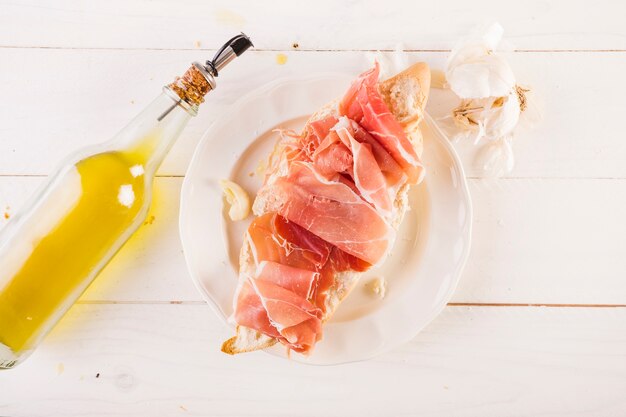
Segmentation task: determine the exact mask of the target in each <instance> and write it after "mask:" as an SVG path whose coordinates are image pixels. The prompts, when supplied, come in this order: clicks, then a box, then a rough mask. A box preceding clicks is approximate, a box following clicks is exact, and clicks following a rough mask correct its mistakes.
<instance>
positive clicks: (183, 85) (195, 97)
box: [168, 62, 215, 106]
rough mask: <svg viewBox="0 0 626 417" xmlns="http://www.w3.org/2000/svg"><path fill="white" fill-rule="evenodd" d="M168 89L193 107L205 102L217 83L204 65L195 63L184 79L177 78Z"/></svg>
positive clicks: (184, 75)
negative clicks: (206, 96) (205, 97)
mask: <svg viewBox="0 0 626 417" xmlns="http://www.w3.org/2000/svg"><path fill="white" fill-rule="evenodd" d="M168 87H169V88H170V89H171V90H172V91H173V92H175V93H176V94H177V95H178V97H180V98H181V100H184V101H185V102H187V103H189V104H190V105H192V106H194V105H195V106H198V105H200V104H202V103H203V102H204V96H205V95H206V94H207V93H208V92H209V91H211V90H212V89H213V88H215V81H214V80H213V76H212V75H211V74H209V73H208V72H207V71H206V70H205V69H204V68H203V67H202V65H200V64H198V63H197V62H194V63H193V64H192V65H191V67H189V69H188V70H187V71H186V72H185V73H184V74H183V76H182V77H176V80H174V82H173V83H171V84H169V85H168Z"/></svg>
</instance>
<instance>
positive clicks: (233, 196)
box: [220, 180, 250, 221]
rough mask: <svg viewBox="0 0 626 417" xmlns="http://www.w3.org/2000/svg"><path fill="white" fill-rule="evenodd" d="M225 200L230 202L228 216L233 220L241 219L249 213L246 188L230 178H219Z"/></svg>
mask: <svg viewBox="0 0 626 417" xmlns="http://www.w3.org/2000/svg"><path fill="white" fill-rule="evenodd" d="M220 186H221V187H222V191H223V192H224V197H225V198H226V202H227V203H228V204H230V208H229V209H228V217H230V219H231V220H233V221H239V220H243V219H245V218H246V217H248V216H249V215H250V197H249V196H248V193H247V192H246V190H244V189H243V188H241V186H240V185H239V184H237V183H235V182H233V181H230V180H220Z"/></svg>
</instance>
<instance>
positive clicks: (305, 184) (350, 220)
mask: <svg viewBox="0 0 626 417" xmlns="http://www.w3.org/2000/svg"><path fill="white" fill-rule="evenodd" d="M257 200H258V201H263V202H264V206H263V208H262V210H263V211H274V212H277V213H279V214H280V215H281V216H283V217H285V218H286V219H288V220H290V221H292V222H294V223H296V224H298V225H300V226H301V227H303V228H305V229H307V230H309V231H310V232H311V233H313V234H314V235H316V236H318V237H320V238H322V239H323V240H325V241H326V242H329V243H331V244H332V245H334V246H337V247H338V248H339V249H341V250H343V251H344V252H347V253H349V254H350V255H354V256H356V257H357V258H359V259H362V260H364V261H366V262H368V263H370V264H377V263H379V262H381V261H382V260H384V258H385V257H386V255H387V253H388V251H389V249H390V247H391V244H392V242H393V240H394V237H395V231H394V230H393V228H391V226H390V225H389V224H387V223H386V222H385V220H384V219H383V217H382V216H381V215H380V213H378V212H377V211H376V209H374V208H373V207H372V206H371V205H370V204H368V203H367V202H366V201H364V200H363V199H362V198H361V197H360V196H359V195H358V194H356V193H355V192H354V191H353V190H352V189H351V188H350V187H348V186H346V185H345V184H343V183H341V182H338V181H329V180H327V179H325V178H324V177H323V176H321V175H319V174H318V173H317V172H316V171H315V168H314V167H313V165H312V164H310V163H304V162H300V161H296V162H293V163H292V164H291V165H290V167H289V172H288V174H287V175H286V176H285V177H281V178H278V179H277V180H276V181H275V182H274V183H272V184H271V185H269V186H266V187H263V188H262V189H261V190H260V191H259V194H258V196H257ZM255 205H256V202H255ZM258 208H259V207H258V205H257V207H256V209H258ZM365 225H366V226H365Z"/></svg>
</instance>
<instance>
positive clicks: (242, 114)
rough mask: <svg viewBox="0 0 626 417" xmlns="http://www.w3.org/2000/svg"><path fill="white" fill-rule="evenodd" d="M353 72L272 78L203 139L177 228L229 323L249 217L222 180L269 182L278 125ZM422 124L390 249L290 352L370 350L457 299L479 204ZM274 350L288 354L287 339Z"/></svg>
mask: <svg viewBox="0 0 626 417" xmlns="http://www.w3.org/2000/svg"><path fill="white" fill-rule="evenodd" d="M351 79H352V77H349V76H346V75H341V74H325V75H319V76H315V77H307V78H299V79H285V80H279V81H276V82H273V83H270V84H268V85H265V86H263V87H261V88H259V89H258V90H256V91H253V92H252V93H250V94H248V95H247V96H245V97H244V98H242V99H241V100H239V101H238V102H237V103H236V104H234V105H233V107H232V109H231V110H230V111H229V112H228V113H226V114H224V115H223V116H222V117H221V118H220V119H219V120H218V121H216V122H215V123H214V124H213V125H212V126H211V127H210V128H209V129H208V130H207V132H206V133H205V135H204V137H203V138H202V140H201V142H200V144H199V145H198V147H197V148H196V151H195V154H194V156H193V160H192V162H191V164H190V166H189V169H188V171H187V175H186V177H185V181H184V183H183V188H182V193H181V207H180V235H181V240H182V245H183V249H184V253H185V258H186V260H187V265H188V267H189V272H190V273H191V277H192V279H193V281H194V283H195V284H196V286H197V288H198V290H199V291H200V293H201V294H202V296H203V297H204V299H206V300H207V302H208V303H209V304H210V305H211V306H212V307H213V309H214V310H215V312H216V313H217V314H218V315H219V316H220V317H222V318H223V319H224V321H225V322H226V323H228V324H229V325H233V323H231V322H230V321H229V320H228V319H229V317H230V316H231V314H232V312H233V307H232V305H233V294H234V292H235V288H236V285H237V271H238V264H239V262H238V255H239V248H240V247H241V242H242V236H243V234H244V231H245V230H246V228H247V227H248V225H249V224H250V221H251V218H250V219H248V220H246V221H241V222H232V221H230V220H229V219H228V216H227V212H226V209H227V208H226V207H225V203H224V200H223V197H222V192H221V189H220V187H219V184H218V181H219V180H220V179H223V178H230V179H232V180H233V181H235V182H237V183H238V184H240V185H241V186H242V187H244V188H245V189H246V190H247V191H248V192H249V193H250V196H251V197H254V196H255V195H256V192H257V191H258V189H259V187H260V186H261V182H262V175H259V174H258V173H257V168H258V167H259V164H260V163H261V161H264V160H265V159H266V158H267V156H268V155H269V153H270V151H271V149H272V147H273V146H274V143H275V142H276V139H277V134H276V133H273V132H272V130H273V129H276V128H291V129H294V130H296V131H299V130H300V129H301V128H302V126H303V125H304V122H305V121H306V119H307V117H308V115H309V114H311V113H312V112H313V111H315V110H316V109H318V108H320V107H321V106H323V105H324V104H326V103H328V102H329V101H331V100H332V99H334V98H335V97H337V96H338V95H340V94H341V93H342V92H343V91H345V90H346V89H347V88H348V85H349V84H350V81H351ZM421 128H422V133H423V136H424V154H423V157H422V159H423V162H424V164H425V165H426V169H427V173H426V179H425V181H424V182H423V183H422V184H420V185H419V186H416V187H413V189H412V190H411V192H410V195H409V198H410V203H411V210H410V211H409V212H407V214H406V216H405V219H404V222H403V223H402V225H401V226H400V230H399V233H398V236H397V240H396V244H395V246H394V249H393V251H392V255H391V256H390V257H389V258H388V259H387V261H386V263H385V265H384V266H383V267H381V268H377V269H373V270H370V271H368V272H366V273H365V274H364V276H363V277H362V278H361V280H360V282H359V284H358V286H357V287H356V288H355V289H354V290H353V292H352V293H351V294H350V296H349V297H348V298H347V299H346V300H345V301H344V302H343V303H342V305H341V306H340V307H339V309H338V310H337V312H336V314H335V315H334V316H333V317H332V318H331V320H329V322H328V323H326V324H325V326H324V337H323V340H321V341H320V342H319V343H318V344H317V345H316V347H315V350H314V351H313V353H312V354H311V355H310V356H308V357H304V356H302V355H298V354H292V355H290V358H291V359H292V360H297V361H301V362H305V363H310V364H337V363H344V362H352V361H358V360H363V359H367V358H371V357H373V356H375V355H378V354H380V353H382V352H385V351H387V350H389V349H392V348H394V347H396V346H398V345H400V344H403V343H405V342H407V341H409V340H410V339H411V338H413V337H414V336H415V335H416V334H417V333H418V332H419V331H420V330H421V329H422V328H423V327H424V326H426V325H427V324H428V323H429V322H430V321H431V320H432V319H433V318H435V317H436V316H437V315H438V314H439V312H440V311H441V310H442V309H443V308H444V307H445V305H446V303H447V302H448V301H449V300H450V297H451V296H452V293H453V291H454V289H455V287H456V284H457V282H458V280H459V277H460V275H461V271H462V269H463V265H464V264H465V260H466V259H467V255H468V253H469V248H470V237H471V225H472V207H471V202H470V197H469V193H468V189H467V184H466V182H465V176H464V174H463V169H462V167H461V163H460V162H459V159H458V157H457V155H456V153H455V152H454V150H453V149H452V147H451V145H450V144H449V142H448V140H447V139H446V138H445V137H444V136H443V135H442V133H441V131H440V130H439V129H438V128H437V126H436V125H435V123H434V122H433V121H432V119H430V117H428V116H427V117H426V119H425V121H424V122H423V123H422V125H421ZM374 277H384V279H385V280H386V282H387V294H386V296H385V297H384V298H383V299H379V298H378V297H377V296H376V295H374V294H373V293H372V292H371V291H370V290H369V288H370V287H369V286H367V285H366V284H367V283H368V282H369V281H371V280H372V279H373V278H374ZM269 351H270V353H274V354H276V355H280V356H283V357H284V356H285V355H286V350H285V348H284V347H282V346H276V347H274V348H272V349H269Z"/></svg>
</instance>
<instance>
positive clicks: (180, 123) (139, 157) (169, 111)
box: [114, 62, 215, 173]
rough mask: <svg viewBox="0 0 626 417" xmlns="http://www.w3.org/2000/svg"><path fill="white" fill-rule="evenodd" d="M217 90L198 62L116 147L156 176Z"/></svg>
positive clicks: (137, 119) (132, 125)
mask: <svg viewBox="0 0 626 417" xmlns="http://www.w3.org/2000/svg"><path fill="white" fill-rule="evenodd" d="M214 88H215V80H214V78H213V76H212V75H211V74H210V73H209V72H208V71H207V70H206V69H205V68H204V67H203V66H202V65H200V64H198V63H197V62H194V63H193V64H192V65H191V66H190V67H189V69H187V71H186V72H185V73H184V74H183V76H182V77H177V78H176V79H175V80H174V82H172V83H170V84H169V85H167V86H166V87H164V88H163V93H161V95H159V96H158V97H157V98H156V99H155V100H154V101H153V102H152V103H150V105H148V107H146V108H145V109H144V110H143V111H142V112H141V113H140V114H139V115H138V116H137V117H135V119H133V120H132V121H131V122H130V124H129V125H128V126H126V127H125V128H124V129H122V131H121V132H120V133H119V134H118V135H117V136H116V138H115V139H114V142H115V147H116V148H117V149H118V150H120V151H123V152H124V153H126V154H127V155H128V156H129V157H130V158H131V159H134V160H136V162H137V163H138V164H140V165H141V166H143V167H144V171H146V172H148V173H154V172H156V170H157V169H158V167H159V166H160V165H161V162H163V159H165V155H167V153H168V151H169V150H170V148H171V147H172V145H173V144H174V142H175V141H176V139H177V138H178V136H179V135H180V133H181V132H182V130H183V128H184V127H185V126H186V125H187V122H189V120H190V119H191V117H193V116H195V115H196V114H197V112H198V106H199V105H200V104H202V103H203V102H204V96H205V95H206V94H207V93H208V92H209V91H211V90H212V89H214Z"/></svg>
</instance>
